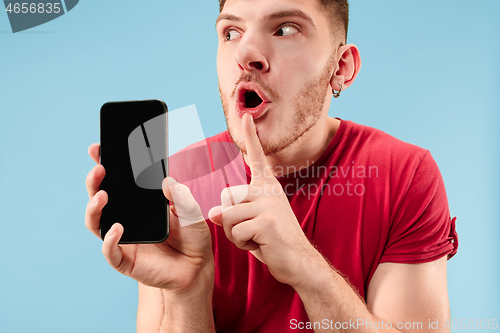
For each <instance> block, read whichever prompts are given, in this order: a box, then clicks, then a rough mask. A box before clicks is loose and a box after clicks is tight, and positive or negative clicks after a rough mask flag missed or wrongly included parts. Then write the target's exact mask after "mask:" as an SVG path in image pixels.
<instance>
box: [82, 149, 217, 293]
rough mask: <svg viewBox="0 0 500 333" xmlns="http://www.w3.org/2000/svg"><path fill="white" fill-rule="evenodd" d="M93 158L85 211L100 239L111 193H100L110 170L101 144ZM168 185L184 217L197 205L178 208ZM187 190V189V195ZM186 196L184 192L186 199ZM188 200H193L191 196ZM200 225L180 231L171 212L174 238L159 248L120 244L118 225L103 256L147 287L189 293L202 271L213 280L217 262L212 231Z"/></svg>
mask: <svg viewBox="0 0 500 333" xmlns="http://www.w3.org/2000/svg"><path fill="white" fill-rule="evenodd" d="M89 155H90V157H91V158H92V160H93V161H94V162H96V163H97V165H96V166H94V168H93V169H92V170H91V171H90V172H89V174H88V175H87V178H86V185H87V192H88V194H89V203H88V204H87V209H86V211H85V226H86V227H87V229H89V230H90V231H91V232H92V233H93V234H94V235H95V236H96V237H98V238H100V235H101V232H100V218H101V214H102V209H103V207H104V206H105V205H106V204H107V202H108V195H107V193H106V192H105V191H103V190H100V185H101V182H102V180H103V178H104V175H105V173H106V170H105V169H104V167H103V166H102V165H101V164H99V144H93V145H91V146H90V147H89ZM164 185H165V186H164V188H163V193H164V195H165V197H166V198H167V199H169V200H170V202H171V203H172V206H171V207H172V210H173V211H175V212H176V214H177V215H179V216H184V215H185V212H186V209H190V207H192V206H193V202H192V201H189V200H181V202H182V203H183V205H176V204H175V201H176V200H175V197H172V193H171V191H170V188H169V186H168V183H167V182H165V183H164ZM185 189H187V187H186V188H184V190H183V191H185ZM186 194H187V193H186V192H182V191H181V195H183V198H184V196H186ZM186 198H187V199H189V196H186ZM191 198H192V197H191ZM193 200H194V199H193ZM200 221H202V222H201V223H195V224H191V225H189V226H186V227H180V224H179V219H178V217H177V216H176V215H175V214H173V213H172V211H171V212H170V236H169V238H168V239H167V240H166V241H165V242H163V243H158V244H118V241H119V239H120V238H121V236H122V235H123V226H122V225H121V224H120V223H119V221H117V223H116V224H114V225H113V226H112V227H111V228H110V230H109V232H108V233H107V234H106V236H105V238H104V242H103V245H102V252H103V254H104V256H105V257H106V260H107V261H108V263H109V264H110V265H111V266H112V267H113V268H115V269H116V270H117V271H118V272H120V273H122V274H124V275H126V276H129V277H131V278H133V279H135V280H137V281H139V282H141V283H142V284H144V285H147V286H151V287H156V288H163V289H168V290H172V291H174V292H178V291H188V290H189V289H190V287H191V286H192V285H193V284H194V283H195V281H196V280H197V278H198V277H199V276H200V273H201V271H202V270H206V271H208V274H207V276H211V277H212V278H213V269H214V268H213V262H214V258H213V254H212V242H211V237H210V230H209V229H208V226H207V224H206V222H204V220H203V217H202V216H201V217H200ZM200 283H203V282H200Z"/></svg>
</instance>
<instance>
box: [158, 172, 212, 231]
mask: <svg viewBox="0 0 500 333" xmlns="http://www.w3.org/2000/svg"><path fill="white" fill-rule="evenodd" d="M162 187H163V193H164V194H165V196H166V197H167V199H169V200H170V201H172V202H173V203H174V205H175V211H176V214H177V216H178V217H179V224H180V225H181V227H185V226H188V225H191V224H194V223H199V222H205V218H204V217H203V214H202V212H201V208H200V205H198V203H197V202H196V200H195V199H194V197H193V195H192V194H191V191H190V190H189V188H188V187H187V186H186V185H184V184H179V183H178V182H176V181H175V179H173V178H172V177H167V178H165V180H163V184H162Z"/></svg>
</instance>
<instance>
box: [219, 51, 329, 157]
mask: <svg viewBox="0 0 500 333" xmlns="http://www.w3.org/2000/svg"><path fill="white" fill-rule="evenodd" d="M333 64H334V59H333V58H332V59H330V61H329V62H328V63H327V65H326V66H325V68H324V69H323V72H322V73H321V74H320V75H318V76H317V77H315V78H314V79H312V80H311V81H309V82H308V83H306V84H305V85H304V88H303V89H302V90H301V91H300V93H299V94H298V95H297V97H295V99H294V101H293V103H292V105H293V106H295V112H294V113H293V121H292V123H291V124H290V125H289V126H287V128H286V129H284V130H283V131H282V133H283V135H282V136H281V137H278V138H276V139H274V140H266V141H262V140H261V145H262V149H263V151H264V154H265V155H266V156H272V155H276V154H278V153H280V152H282V151H284V150H285V149H287V148H288V147H290V146H291V145H292V144H293V143H294V142H297V141H298V140H299V139H300V138H301V137H302V136H304V134H306V133H307V132H309V131H310V130H311V128H312V127H313V126H314V125H316V123H317V122H318V120H319V119H320V118H321V115H322V113H323V106H324V104H325V99H326V91H327V89H328V87H329V85H330V77H331V75H332V69H333ZM252 78H253V79H252ZM241 81H255V82H257V83H259V84H260V85H261V87H262V88H263V89H264V90H265V91H266V92H267V93H269V94H270V95H274V96H278V97H279V95H278V94H277V93H276V92H274V91H273V90H272V89H271V88H269V87H267V86H265V85H264V84H263V83H262V82H261V81H260V77H259V76H258V75H255V74H253V75H246V76H242V77H240V79H239V80H238V82H237V83H236V85H237V84H238V83H239V82H241ZM235 91H236V88H234V90H233V93H232V95H231V97H233V96H234V94H235ZM219 93H220V97H221V102H222V109H223V110H224V116H225V120H226V125H227V129H228V132H229V135H230V137H231V139H232V140H233V142H234V143H236V145H238V147H239V148H240V149H241V151H242V152H243V154H246V150H245V149H244V148H243V147H242V142H238V141H236V140H235V135H234V134H235V133H234V129H232V128H231V126H229V122H228V115H229V112H230V111H229V101H228V98H227V96H226V95H225V94H224V93H223V92H222V90H221V88H220V84H219ZM273 112H279V110H273ZM255 123H256V124H258V123H259V119H256V120H255ZM241 141H243V138H241Z"/></svg>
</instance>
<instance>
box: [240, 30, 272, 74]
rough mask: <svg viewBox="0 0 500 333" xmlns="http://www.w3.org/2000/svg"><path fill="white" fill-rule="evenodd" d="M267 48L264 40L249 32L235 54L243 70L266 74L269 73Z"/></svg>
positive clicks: (242, 39)
mask: <svg viewBox="0 0 500 333" xmlns="http://www.w3.org/2000/svg"><path fill="white" fill-rule="evenodd" d="M266 51H267V46H266V43H265V41H264V40H263V39H259V37H258V36H257V35H255V34H252V33H250V32H249V31H247V32H246V33H245V34H244V35H243V37H242V38H241V40H240V41H239V43H238V47H237V50H236V53H235V57H236V62H237V63H238V65H239V66H240V68H241V69H242V70H245V71H248V72H255V71H257V72H259V73H265V72H267V71H269V61H268V59H267V57H266V53H267V52H266Z"/></svg>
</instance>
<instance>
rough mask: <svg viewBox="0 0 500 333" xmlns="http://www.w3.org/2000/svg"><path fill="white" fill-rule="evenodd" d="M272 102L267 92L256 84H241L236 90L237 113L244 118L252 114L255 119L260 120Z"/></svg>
mask: <svg viewBox="0 0 500 333" xmlns="http://www.w3.org/2000/svg"><path fill="white" fill-rule="evenodd" d="M270 103H271V100H270V99H269V97H268V96H267V94H266V92H265V91H264V90H263V89H262V88H261V87H260V86H259V85H258V84H256V83H254V82H240V84H239V85H238V88H237V90H236V113H237V114H238V117H240V118H242V117H243V114H245V113H247V112H248V113H250V114H251V115H252V116H253V118H254V119H257V118H259V117H260V116H261V115H262V114H264V113H265V112H266V111H267V110H268V109H269V104H270Z"/></svg>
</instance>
